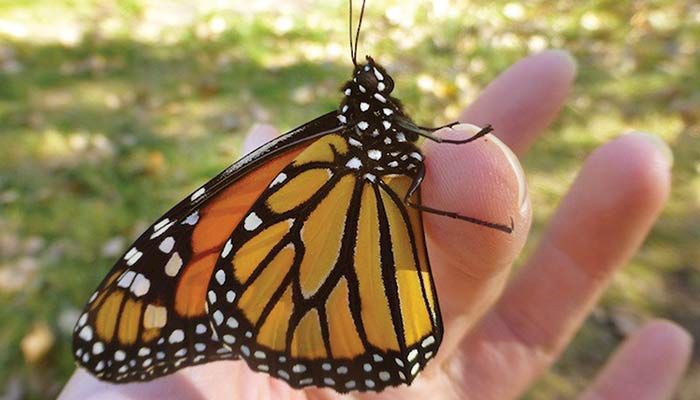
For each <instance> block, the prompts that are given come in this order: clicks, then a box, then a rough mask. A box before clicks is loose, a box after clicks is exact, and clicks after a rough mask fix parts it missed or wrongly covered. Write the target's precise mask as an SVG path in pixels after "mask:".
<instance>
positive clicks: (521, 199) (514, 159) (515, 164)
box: [452, 123, 528, 215]
mask: <svg viewBox="0 0 700 400" xmlns="http://www.w3.org/2000/svg"><path fill="white" fill-rule="evenodd" d="M452 129H453V130H456V131H462V132H467V133H468V134H472V135H474V134H476V133H477V132H479V131H480V130H481V128H480V127H478V126H476V125H472V124H464V123H462V124H457V125H455V126H453V127H452ZM488 138H489V140H492V141H493V142H494V143H496V145H497V146H498V148H499V149H500V150H501V151H502V152H503V154H504V155H505V156H506V159H507V160H508V163H509V164H510V166H511V168H512V169H513V173H514V174H515V178H516V179H517V180H518V207H519V211H520V213H521V214H522V215H525V214H526V213H527V196H528V193H527V180H526V179H525V172H524V171H523V167H522V166H521V165H520V160H518V156H516V155H515V154H514V153H513V151H512V150H511V149H510V147H508V146H506V144H505V143H503V142H502V141H501V140H500V139H499V138H497V137H496V136H494V135H488Z"/></svg>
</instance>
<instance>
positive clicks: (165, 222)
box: [153, 218, 170, 231]
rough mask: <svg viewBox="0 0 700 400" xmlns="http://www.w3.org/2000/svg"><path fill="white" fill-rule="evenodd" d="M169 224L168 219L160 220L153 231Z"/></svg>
mask: <svg viewBox="0 0 700 400" xmlns="http://www.w3.org/2000/svg"><path fill="white" fill-rule="evenodd" d="M168 222H170V220H169V219H167V218H165V219H162V220H160V221H159V222H158V223H157V224H155V225H153V230H154V231H157V230H159V229H160V228H162V227H164V226H165V225H168Z"/></svg>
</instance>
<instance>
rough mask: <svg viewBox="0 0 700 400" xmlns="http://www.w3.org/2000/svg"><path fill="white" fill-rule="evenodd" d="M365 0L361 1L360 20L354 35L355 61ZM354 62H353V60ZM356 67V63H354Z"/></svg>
mask: <svg viewBox="0 0 700 400" xmlns="http://www.w3.org/2000/svg"><path fill="white" fill-rule="evenodd" d="M366 2H367V1H366V0H362V8H361V9H360V20H359V21H358V22H357V33H356V34H355V51H354V56H353V57H355V59H357V43H358V42H359V41H360V29H361V28H362V19H363V17H364V16H365V3H366ZM353 62H355V60H353ZM355 64H356V65H357V63H355Z"/></svg>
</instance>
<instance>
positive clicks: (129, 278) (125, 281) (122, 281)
mask: <svg viewBox="0 0 700 400" xmlns="http://www.w3.org/2000/svg"><path fill="white" fill-rule="evenodd" d="M135 276H136V272H134V271H126V272H124V274H123V275H122V276H121V278H119V281H118V282H117V286H119V287H122V288H128V287H129V286H131V282H133V281H134V277H135Z"/></svg>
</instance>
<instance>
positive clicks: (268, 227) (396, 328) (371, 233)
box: [207, 135, 442, 392]
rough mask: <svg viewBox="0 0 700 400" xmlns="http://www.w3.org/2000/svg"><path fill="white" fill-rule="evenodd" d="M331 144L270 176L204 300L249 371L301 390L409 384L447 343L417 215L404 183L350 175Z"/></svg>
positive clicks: (338, 147)
mask: <svg viewBox="0 0 700 400" xmlns="http://www.w3.org/2000/svg"><path fill="white" fill-rule="evenodd" d="M350 159H351V156H350V152H349V150H348V144H347V142H346V139H345V138H343V137H341V136H339V135H328V136H326V137H324V138H322V139H320V140H318V141H316V142H314V144H313V145H311V146H309V147H308V148H306V149H305V150H304V151H303V152H302V153H300V154H299V155H298V156H297V157H296V158H295V159H294V161H293V162H292V163H291V164H289V165H288V166H287V167H286V168H285V169H284V170H282V171H281V172H280V174H279V175H278V176H277V177H275V178H274V179H273V180H272V182H271V184H270V186H269V188H268V189H267V190H266V191H265V192H264V193H262V195H261V196H260V198H259V199H258V200H257V201H256V202H255V204H253V206H252V207H251V209H250V210H249V211H248V213H247V215H246V216H245V217H244V219H243V223H242V224H240V225H239V226H238V227H237V228H236V229H235V230H234V231H233V233H232V234H231V235H230V237H229V238H228V240H227V241H226V243H225V245H224V248H223V250H222V252H221V254H220V256H219V260H218V261H217V264H216V267H215V268H214V271H213V272H214V274H213V276H212V279H211V282H210V285H209V291H208V294H207V302H208V305H209V315H210V318H211V320H212V324H213V326H214V329H215V330H216V332H217V334H218V336H219V338H220V339H221V340H222V341H223V342H224V344H225V346H226V347H227V348H230V349H231V350H232V352H234V353H237V354H240V356H241V357H242V358H243V359H245V360H246V362H248V364H249V365H250V366H251V368H252V369H254V370H257V371H263V372H267V373H270V374H272V375H273V376H276V377H279V378H282V379H284V380H286V381H287V382H288V383H289V384H290V385H292V386H294V387H305V386H310V385H315V386H328V387H333V388H334V389H336V390H337V391H341V392H346V391H349V390H381V389H383V388H384V387H386V386H393V385H398V384H401V383H410V382H411V381H412V380H413V379H414V377H415V376H416V374H417V373H418V372H419V371H420V370H421V369H422V368H423V366H424V365H425V363H426V362H427V360H428V359H430V358H431V357H432V356H433V355H434V353H435V351H436V349H437V347H438V345H439V343H440V341H441V338H442V326H441V321H440V313H439V310H438V306H437V301H436V297H435V289H434V285H433V282H432V278H431V276H430V271H429V264H428V259H427V255H426V248H425V244H424V240H423V230H422V222H421V216H420V213H419V212H418V211H416V210H414V209H410V208H407V207H406V206H405V203H404V201H403V198H404V196H405V194H406V192H407V191H408V189H409V186H410V184H411V181H412V177H410V176H407V175H399V174H393V175H385V176H381V177H374V176H371V177H369V176H363V175H360V174H358V173H357V171H356V170H354V169H352V168H348V167H347V162H348V161H349V160H350Z"/></svg>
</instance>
